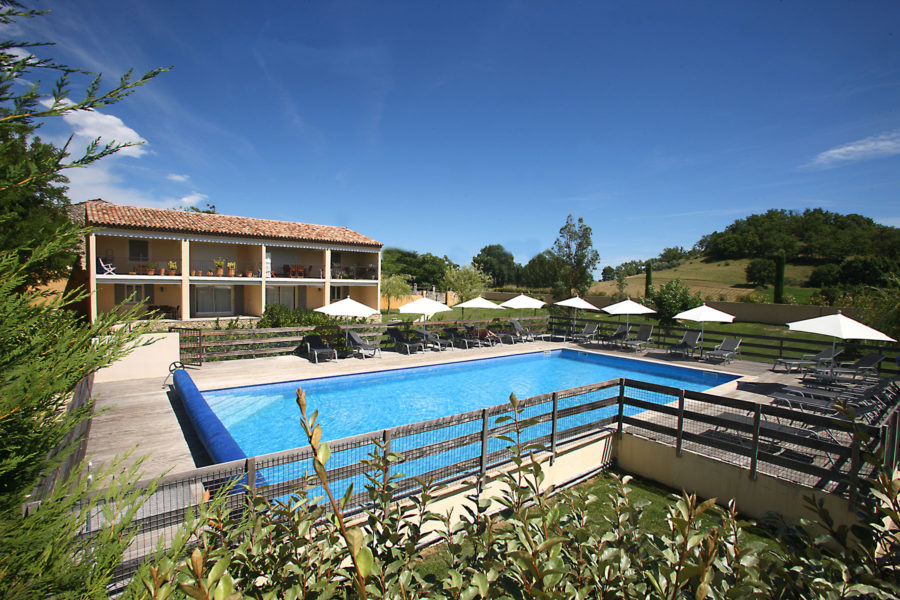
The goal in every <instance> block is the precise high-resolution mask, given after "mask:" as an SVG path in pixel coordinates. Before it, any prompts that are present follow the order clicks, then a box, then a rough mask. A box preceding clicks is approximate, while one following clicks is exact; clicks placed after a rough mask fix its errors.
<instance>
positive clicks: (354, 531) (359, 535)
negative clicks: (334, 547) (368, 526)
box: [347, 527, 363, 556]
mask: <svg viewBox="0 0 900 600" xmlns="http://www.w3.org/2000/svg"><path fill="white" fill-rule="evenodd" d="M362 544H363V532H362V529H360V528H359V527H351V528H350V529H348V530H347V546H348V547H349V548H350V554H351V555H352V556H356V554H357V553H358V552H359V549H360V548H361V547H362Z"/></svg>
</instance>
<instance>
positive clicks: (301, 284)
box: [72, 200, 382, 322]
mask: <svg viewBox="0 0 900 600" xmlns="http://www.w3.org/2000/svg"><path fill="white" fill-rule="evenodd" d="M72 213H73V218H75V219H76V220H77V221H78V222H80V223H83V224H84V225H86V226H89V227H91V228H93V232H92V233H91V234H90V235H89V236H88V237H87V239H86V240H85V248H84V252H83V253H82V262H81V265H80V266H81V269H76V270H75V273H73V277H74V278H75V279H76V280H79V279H80V281H77V283H81V284H83V285H87V287H88V289H89V290H90V291H91V295H90V306H89V307H85V309H86V311H87V312H88V314H89V315H90V319H91V321H92V322H93V321H94V320H95V319H96V318H97V315H98V313H104V312H107V311H110V310H113V309H114V308H115V307H116V306H117V305H118V304H120V303H123V302H139V301H141V300H146V302H147V305H148V306H150V307H153V308H155V309H156V310H158V311H159V312H161V313H162V314H163V316H164V317H166V318H170V319H177V320H183V321H187V320H190V319H205V318H215V317H235V316H260V315H262V313H263V311H264V310H265V307H267V306H270V305H272V304H283V305H285V306H288V307H291V308H318V307H320V306H324V305H325V304H327V303H329V302H333V301H336V300H340V299H342V298H346V297H348V296H349V297H351V298H353V299H354V300H357V301H359V302H362V303H363V304H366V305H367V306H371V307H372V308H374V309H376V310H377V309H378V302H379V298H380V281H381V247H382V244H381V243H380V242H377V241H375V240H373V239H372V238H369V237H366V236H364V235H362V234H359V233H356V232H355V231H352V230H350V229H347V228H346V227H334V226H330V225H311V224H308V223H293V222H288V221H273V220H268V219H251V218H247V217H235V216H229V215H218V214H206V213H195V212H187V211H180V210H164V209H157V208H144V207H138V206H123V205H118V204H111V203H109V202H105V201H103V200H90V201H88V202H83V203H80V204H76V205H74V206H73V207H72Z"/></svg>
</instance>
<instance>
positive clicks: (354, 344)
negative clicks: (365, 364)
mask: <svg viewBox="0 0 900 600" xmlns="http://www.w3.org/2000/svg"><path fill="white" fill-rule="evenodd" d="M349 336H350V337H349V341H350V347H351V348H352V349H353V350H354V351H355V352H357V353H358V354H359V357H360V358H366V353H370V354H369V356H371V357H372V358H375V353H376V352H377V353H378V356H379V357H381V347H380V346H379V345H378V344H370V343H368V342H366V341H364V340H363V339H362V338H361V337H360V336H359V334H358V333H356V332H355V331H351V332H349Z"/></svg>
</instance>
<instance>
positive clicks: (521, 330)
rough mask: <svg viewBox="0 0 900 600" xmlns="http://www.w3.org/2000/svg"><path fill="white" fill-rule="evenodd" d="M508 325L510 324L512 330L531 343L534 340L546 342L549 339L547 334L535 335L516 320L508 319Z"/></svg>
mask: <svg viewBox="0 0 900 600" xmlns="http://www.w3.org/2000/svg"><path fill="white" fill-rule="evenodd" d="M509 322H510V323H512V325H513V328H514V329H515V330H516V332H517V333H518V334H519V335H520V336H522V337H524V338H526V340H527V341H530V342H533V341H534V340H544V341H546V340H548V339H550V334H549V333H535V332H533V331H532V330H531V329H529V328H528V327H524V326H523V325H522V324H521V323H519V322H518V321H517V320H516V319H510V320H509Z"/></svg>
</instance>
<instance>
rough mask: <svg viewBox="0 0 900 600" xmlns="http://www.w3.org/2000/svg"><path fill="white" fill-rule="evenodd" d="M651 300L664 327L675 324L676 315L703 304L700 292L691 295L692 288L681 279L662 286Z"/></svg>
mask: <svg viewBox="0 0 900 600" xmlns="http://www.w3.org/2000/svg"><path fill="white" fill-rule="evenodd" d="M650 299H651V300H652V301H653V305H654V306H655V307H656V317H657V318H658V319H659V322H660V324H663V325H667V324H671V323H674V322H675V319H674V317H675V315H677V314H678V313H680V312H682V311H685V310H688V309H689V308H694V307H695V306H700V305H701V304H702V303H703V299H702V298H701V297H700V292H697V293H696V294H693V295H691V290H690V288H688V286H686V285H685V284H684V283H682V281H681V280H680V279H673V280H672V281H668V282H666V283H664V284H662V285H661V286H659V289H658V290H656V292H655V293H653V295H652V296H651V298H650Z"/></svg>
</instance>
